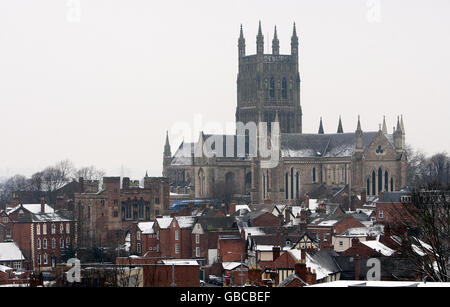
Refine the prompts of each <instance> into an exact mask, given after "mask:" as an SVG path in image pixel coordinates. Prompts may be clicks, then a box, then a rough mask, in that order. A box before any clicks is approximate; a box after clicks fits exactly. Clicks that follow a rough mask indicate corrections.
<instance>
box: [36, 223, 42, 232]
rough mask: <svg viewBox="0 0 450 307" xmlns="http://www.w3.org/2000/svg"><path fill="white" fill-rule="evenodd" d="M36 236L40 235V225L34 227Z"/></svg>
mask: <svg viewBox="0 0 450 307" xmlns="http://www.w3.org/2000/svg"><path fill="white" fill-rule="evenodd" d="M36 234H37V235H40V234H41V225H40V224H37V225H36Z"/></svg>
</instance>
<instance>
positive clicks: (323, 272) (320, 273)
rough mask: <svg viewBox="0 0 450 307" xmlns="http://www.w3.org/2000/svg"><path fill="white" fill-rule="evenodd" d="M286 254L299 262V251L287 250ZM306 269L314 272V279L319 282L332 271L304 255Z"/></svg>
mask: <svg viewBox="0 0 450 307" xmlns="http://www.w3.org/2000/svg"><path fill="white" fill-rule="evenodd" d="M288 252H289V253H290V254H291V255H292V257H294V259H295V260H297V261H300V260H301V251H300V250H299V249H289V250H288ZM306 267H308V268H311V271H313V270H315V271H316V279H317V280H320V279H323V278H326V277H328V276H329V275H330V274H333V273H335V272H333V271H332V270H330V269H328V268H326V267H325V266H323V265H320V264H319V263H318V261H317V260H316V259H315V258H314V257H312V256H311V255H310V254H308V253H306Z"/></svg>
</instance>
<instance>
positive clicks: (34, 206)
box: [7, 204, 55, 214]
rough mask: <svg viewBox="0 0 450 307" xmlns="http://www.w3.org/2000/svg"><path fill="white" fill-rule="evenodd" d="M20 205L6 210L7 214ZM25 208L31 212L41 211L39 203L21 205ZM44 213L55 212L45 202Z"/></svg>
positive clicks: (37, 212)
mask: <svg viewBox="0 0 450 307" xmlns="http://www.w3.org/2000/svg"><path fill="white" fill-rule="evenodd" d="M20 206H21V205H18V206H15V207H14V208H11V209H10V210H9V211H7V213H8V214H11V213H13V212H15V211H17V210H18V209H19V208H20ZM22 207H24V208H25V209H27V210H28V211H30V212H31V213H33V214H39V213H41V204H24V205H22ZM44 210H45V213H55V210H54V209H53V208H52V207H50V206H49V205H48V204H45V206H44Z"/></svg>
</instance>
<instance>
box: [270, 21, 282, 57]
mask: <svg viewBox="0 0 450 307" xmlns="http://www.w3.org/2000/svg"><path fill="white" fill-rule="evenodd" d="M272 53H273V54H275V55H278V54H280V41H279V40H278V36H277V26H275V32H274V34H273V40H272Z"/></svg>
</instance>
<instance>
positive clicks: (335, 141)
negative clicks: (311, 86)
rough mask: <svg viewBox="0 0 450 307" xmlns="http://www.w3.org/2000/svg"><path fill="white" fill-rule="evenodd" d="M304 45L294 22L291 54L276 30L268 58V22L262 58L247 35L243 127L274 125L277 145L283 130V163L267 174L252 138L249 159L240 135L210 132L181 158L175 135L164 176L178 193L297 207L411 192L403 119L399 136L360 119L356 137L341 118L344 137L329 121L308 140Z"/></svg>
mask: <svg viewBox="0 0 450 307" xmlns="http://www.w3.org/2000/svg"><path fill="white" fill-rule="evenodd" d="M298 45H299V44H298V37H297V32H296V28H295V23H294V26H293V32H292V36H291V53H290V54H280V52H279V50H280V47H279V46H280V43H279V40H278V37H277V29H276V27H275V32H274V37H273V40H272V53H271V54H269V53H268V52H266V53H265V52H264V36H263V35H262V30H261V23H260V24H259V29H258V35H257V37H256V47H257V48H256V54H252V55H246V52H245V38H244V33H243V29H242V26H241V28H240V35H239V39H238V53H239V70H238V76H237V106H236V123H243V124H244V125H245V124H248V123H251V122H254V123H260V122H265V123H268V124H267V127H268V129H269V133H268V135H270V137H267V139H268V140H267V142H268V143H269V144H271V142H272V141H273V138H274V133H271V132H272V131H270V130H271V127H272V126H273V124H274V123H277V124H278V127H279V129H276V135H275V137H276V138H277V140H278V144H279V146H278V147H277V151H278V155H279V161H278V163H277V164H276V165H275V166H274V167H267V166H265V164H264V158H262V157H261V156H260V154H259V151H258V152H257V153H256V154H251V153H250V152H249V150H248V140H249V136H248V135H244V137H243V138H244V140H245V144H246V147H245V148H246V150H245V154H244V155H240V154H237V151H236V147H238V143H239V139H240V138H239V137H240V136H239V135H238V133H236V135H208V134H205V133H203V132H202V133H200V135H199V138H198V139H197V140H196V142H192V143H188V142H182V144H180V146H179V147H178V148H177V150H176V151H175V153H174V154H173V155H172V152H171V147H170V143H169V138H168V135H167V136H166V144H165V146H164V156H163V176H165V177H168V178H169V180H170V183H171V187H172V191H180V190H182V191H183V192H184V193H186V192H187V193H189V194H191V197H192V198H195V199H214V198H220V197H221V196H222V197H223V195H224V193H229V194H231V195H232V196H233V197H236V198H244V199H247V200H248V201H250V202H252V203H263V202H275V203H290V204H294V203H297V202H298V201H299V200H300V199H301V197H302V195H305V194H307V195H309V196H310V197H325V196H329V195H334V194H336V193H338V192H339V191H346V193H347V194H348V195H349V196H355V197H356V196H358V197H365V196H372V195H378V194H379V193H380V192H383V191H398V190H400V189H401V188H403V187H404V186H405V185H406V171H407V170H406V166H407V161H406V153H405V129H404V124H403V118H402V117H398V120H397V125H396V127H394V129H393V132H392V134H390V133H388V131H387V126H386V121H385V119H383V124H382V125H380V126H379V129H378V130H374V131H365V130H363V128H362V125H361V120H360V118H359V117H358V121H357V124H356V125H355V126H356V129H355V130H354V131H352V132H344V129H343V126H342V121H341V119H339V125H338V127H337V129H336V133H324V129H323V123H322V119H321V120H320V124H319V129H318V132H317V133H303V131H302V116H303V114H302V108H301V103H300V74H299V52H298V51H299V49H298ZM274 132H275V130H274ZM211 138H212V139H214V140H215V145H217V146H213V148H215V149H216V150H215V154H214V155H202V154H201V153H202V150H203V145H204V144H205V142H207V140H208V139H211ZM218 145H220V146H218ZM219 150H220V151H223V153H225V152H226V153H227V154H223V153H222V152H219ZM230 152H231V154H230ZM199 153H200V154H199Z"/></svg>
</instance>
